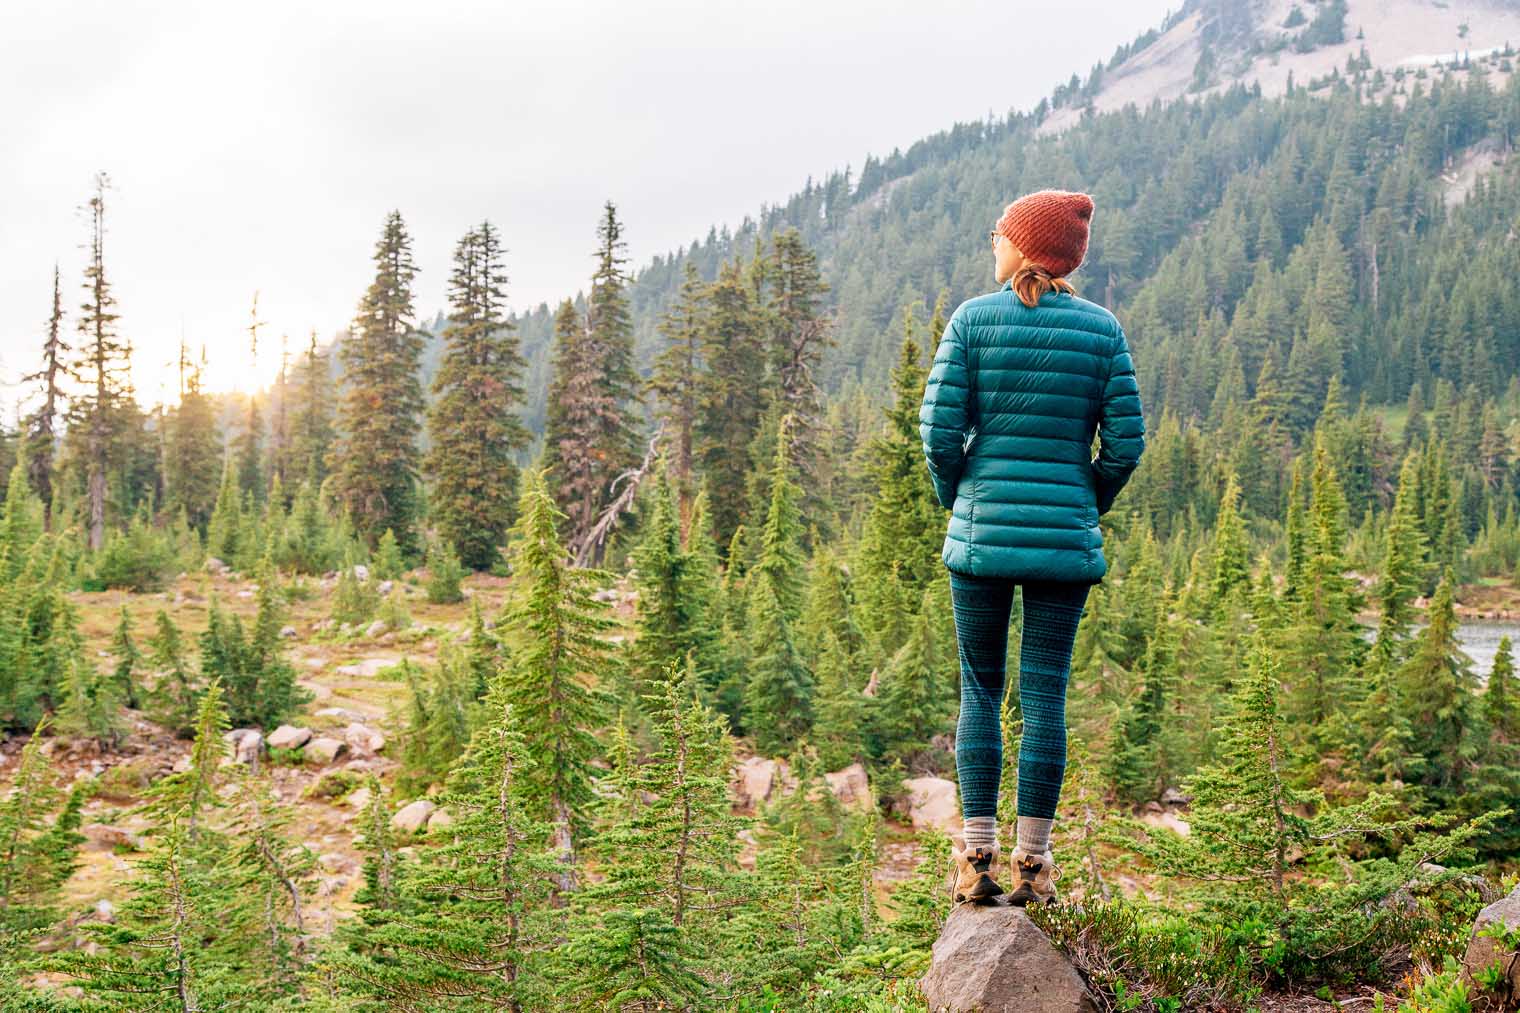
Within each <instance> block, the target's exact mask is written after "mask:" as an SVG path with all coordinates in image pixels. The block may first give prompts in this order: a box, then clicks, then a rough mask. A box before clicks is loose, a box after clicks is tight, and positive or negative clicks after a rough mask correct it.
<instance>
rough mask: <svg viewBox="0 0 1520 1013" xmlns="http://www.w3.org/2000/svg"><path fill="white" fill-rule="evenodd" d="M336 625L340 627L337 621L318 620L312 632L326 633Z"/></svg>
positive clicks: (312, 627) (313, 625) (312, 625)
mask: <svg viewBox="0 0 1520 1013" xmlns="http://www.w3.org/2000/svg"><path fill="white" fill-rule="evenodd" d="M336 625H338V623H337V620H335V619H318V620H317V621H316V622H314V623H312V624H311V631H312V632H313V633H326V632H327V631H328V630H330V629H332V628H333V627H334V626H336Z"/></svg>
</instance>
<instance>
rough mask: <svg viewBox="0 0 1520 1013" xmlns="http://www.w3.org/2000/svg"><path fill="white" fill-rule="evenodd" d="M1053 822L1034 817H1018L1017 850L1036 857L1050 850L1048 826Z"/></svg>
mask: <svg viewBox="0 0 1520 1013" xmlns="http://www.w3.org/2000/svg"><path fill="white" fill-rule="evenodd" d="M1054 822H1055V820H1042V819H1039V818H1038V817H1035V816H1020V817H1019V843H1018V847H1019V850H1021V851H1024V852H1027V853H1029V854H1034V855H1038V854H1040V853H1041V852H1044V851H1049V850H1050V826H1051V824H1052V823H1054Z"/></svg>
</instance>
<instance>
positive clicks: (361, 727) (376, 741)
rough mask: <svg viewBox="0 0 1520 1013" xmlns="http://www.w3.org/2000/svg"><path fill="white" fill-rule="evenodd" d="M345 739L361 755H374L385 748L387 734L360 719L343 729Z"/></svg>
mask: <svg viewBox="0 0 1520 1013" xmlns="http://www.w3.org/2000/svg"><path fill="white" fill-rule="evenodd" d="M343 741H344V742H347V743H348V746H349V748H350V749H352V750H353V751H354V753H355V754H357V755H359V756H374V755H375V754H376V753H378V752H380V751H381V750H382V749H384V748H385V736H384V735H381V734H380V733H379V732H377V731H376V730H375V729H373V728H371V727H370V726H369V725H366V724H361V723H360V722H358V721H351V722H349V724H348V727H346V728H344V729H343Z"/></svg>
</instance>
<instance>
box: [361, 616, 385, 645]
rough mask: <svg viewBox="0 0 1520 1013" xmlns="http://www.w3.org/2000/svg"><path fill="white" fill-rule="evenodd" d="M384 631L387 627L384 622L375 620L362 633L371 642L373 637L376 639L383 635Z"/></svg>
mask: <svg viewBox="0 0 1520 1013" xmlns="http://www.w3.org/2000/svg"><path fill="white" fill-rule="evenodd" d="M386 629H387V627H386V623H385V620H384V619H376V620H375V621H374V622H372V623H370V624H369V628H368V629H366V630H365V631H364V635H365V636H366V637H369V638H370V639H371V640H373V639H374V638H375V637H378V636H379V635H380V634H382V633H384V632H385V631H386Z"/></svg>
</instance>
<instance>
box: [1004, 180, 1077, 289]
mask: <svg viewBox="0 0 1520 1013" xmlns="http://www.w3.org/2000/svg"><path fill="white" fill-rule="evenodd" d="M1092 213H1093V200H1092V197H1091V196H1090V195H1088V194H1085V193H1080V192H1076V191H1072V190H1037V191H1035V192H1034V193H1029V194H1025V195H1024V196H1022V197H1020V198H1019V199H1018V200H1016V201H1014V202H1013V203H1012V204H1009V205H1008V206H1007V207H1006V208H1004V209H1003V216H1002V217H1001V218H999V219H998V223H997V230H998V231H999V232H1001V233H1002V234H1003V236H1004V237H1005V238H1006V239H1007V240H1008V241H1009V242H1010V243H1012V244H1013V245H1014V246H1016V247H1018V248H1019V251H1020V252H1021V253H1023V254H1024V256H1026V257H1028V258H1029V259H1030V260H1032V261H1034V262H1035V263H1037V264H1039V265H1041V266H1042V267H1044V268H1045V269H1046V270H1047V271H1049V272H1050V273H1051V276H1052V277H1056V278H1061V277H1064V276H1066V275H1068V274H1070V273H1071V272H1073V271H1075V270H1076V269H1077V268H1078V267H1080V266H1081V264H1082V260H1083V258H1084V257H1086V256H1087V235H1088V225H1089V223H1090V222H1091V221H1092Z"/></svg>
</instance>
